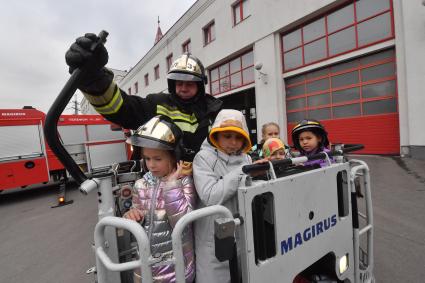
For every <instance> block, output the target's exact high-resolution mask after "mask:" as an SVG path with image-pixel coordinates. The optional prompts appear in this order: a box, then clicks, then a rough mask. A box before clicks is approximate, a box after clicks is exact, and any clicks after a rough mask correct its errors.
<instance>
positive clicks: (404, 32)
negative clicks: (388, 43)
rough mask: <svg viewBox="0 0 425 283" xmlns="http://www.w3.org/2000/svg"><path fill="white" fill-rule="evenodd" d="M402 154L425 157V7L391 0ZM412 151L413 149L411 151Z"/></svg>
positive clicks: (414, 2)
mask: <svg viewBox="0 0 425 283" xmlns="http://www.w3.org/2000/svg"><path fill="white" fill-rule="evenodd" d="M394 8H395V16H394V18H395V19H394V20H395V26H396V58H397V70H398V74H397V79H398V90H399V109H400V145H401V147H402V152H401V153H402V154H409V153H410V154H412V155H414V156H416V155H420V156H422V157H423V158H425V150H424V149H422V150H420V149H419V148H417V147H418V146H420V147H424V146H425V124H424V122H423V121H425V111H424V109H425V91H424V78H425V53H424V46H425V7H424V6H423V4H422V1H419V0H418V1H403V0H394ZM412 151H413V152H412Z"/></svg>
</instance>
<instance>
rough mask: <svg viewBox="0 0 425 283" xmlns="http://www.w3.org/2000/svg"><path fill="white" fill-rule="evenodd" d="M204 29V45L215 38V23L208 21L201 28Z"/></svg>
mask: <svg viewBox="0 0 425 283" xmlns="http://www.w3.org/2000/svg"><path fill="white" fill-rule="evenodd" d="M203 31H204V46H205V45H207V44H209V43H211V41H213V40H215V24H214V21H212V22H210V23H209V24H208V25H206V26H205V27H204V28H203Z"/></svg>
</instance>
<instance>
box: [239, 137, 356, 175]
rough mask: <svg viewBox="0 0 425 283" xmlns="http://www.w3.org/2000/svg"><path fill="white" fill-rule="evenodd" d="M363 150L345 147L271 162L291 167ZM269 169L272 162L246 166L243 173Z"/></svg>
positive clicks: (351, 146) (354, 146) (350, 146)
mask: <svg viewBox="0 0 425 283" xmlns="http://www.w3.org/2000/svg"><path fill="white" fill-rule="evenodd" d="M363 148H364V145H362V144H352V145H345V147H344V148H342V149H338V150H334V151H330V152H328V153H324V152H320V153H317V154H314V155H312V156H309V157H307V156H302V157H294V158H285V159H282V160H273V161H271V163H272V164H273V166H281V167H289V166H291V165H294V164H297V163H300V162H306V161H311V160H317V159H326V158H327V157H332V156H341V155H344V153H347V152H352V151H356V150H360V149H363ZM303 159H304V160H303ZM268 169H270V162H268V163H259V164H250V165H245V166H243V167H242V172H244V173H245V174H248V173H250V172H253V171H264V170H268Z"/></svg>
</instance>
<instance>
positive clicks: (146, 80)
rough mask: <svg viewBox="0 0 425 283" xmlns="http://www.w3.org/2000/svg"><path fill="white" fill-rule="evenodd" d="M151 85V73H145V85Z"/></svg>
mask: <svg viewBox="0 0 425 283" xmlns="http://www.w3.org/2000/svg"><path fill="white" fill-rule="evenodd" d="M148 85H149V74H145V86H148Z"/></svg>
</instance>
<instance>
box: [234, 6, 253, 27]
mask: <svg viewBox="0 0 425 283" xmlns="http://www.w3.org/2000/svg"><path fill="white" fill-rule="evenodd" d="M232 10H233V25H234V26H235V25H237V24H239V23H240V22H242V21H243V20H245V19H246V18H248V17H249V16H250V15H251V13H250V9H249V0H238V1H236V2H235V3H234V4H233V5H232Z"/></svg>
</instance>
